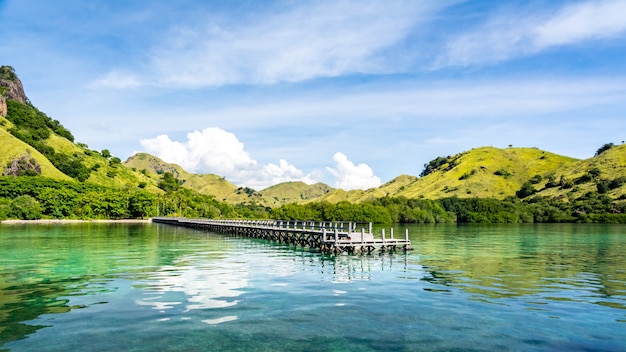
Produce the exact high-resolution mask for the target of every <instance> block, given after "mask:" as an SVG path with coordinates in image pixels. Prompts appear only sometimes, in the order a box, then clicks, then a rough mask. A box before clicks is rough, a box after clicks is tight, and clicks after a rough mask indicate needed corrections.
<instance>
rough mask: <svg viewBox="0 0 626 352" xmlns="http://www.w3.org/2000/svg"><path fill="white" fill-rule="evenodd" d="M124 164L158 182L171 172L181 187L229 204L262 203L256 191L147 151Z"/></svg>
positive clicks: (132, 157)
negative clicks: (252, 191) (164, 174)
mask: <svg viewBox="0 0 626 352" xmlns="http://www.w3.org/2000/svg"><path fill="white" fill-rule="evenodd" d="M124 165H125V166H126V167H129V168H133V169H135V170H137V171H138V172H140V173H142V174H145V175H146V176H147V177H149V178H151V179H152V180H153V182H158V181H159V179H160V178H161V175H162V174H163V173H165V172H171V173H172V174H173V175H174V176H175V177H176V178H178V179H179V180H180V181H182V182H183V184H182V185H183V187H186V188H189V189H192V190H194V191H196V192H198V193H201V194H206V195H210V196H213V197H215V199H216V200H219V201H225V202H227V203H231V204H239V203H246V202H252V201H254V202H257V203H261V204H264V203H263V202H262V199H261V197H260V196H259V195H258V194H256V193H250V192H248V193H250V194H248V193H246V191H245V190H244V189H241V188H239V187H237V186H235V185H234V184H232V183H230V182H228V181H227V180H226V179H225V178H224V177H222V176H218V175H214V174H194V173H190V172H187V171H185V169H183V168H182V167H181V166H180V165H176V164H171V163H167V162H165V161H163V160H161V159H160V158H158V157H156V156H154V155H150V154H148V153H137V154H135V155H133V156H131V157H130V158H128V160H126V161H125V162H124Z"/></svg>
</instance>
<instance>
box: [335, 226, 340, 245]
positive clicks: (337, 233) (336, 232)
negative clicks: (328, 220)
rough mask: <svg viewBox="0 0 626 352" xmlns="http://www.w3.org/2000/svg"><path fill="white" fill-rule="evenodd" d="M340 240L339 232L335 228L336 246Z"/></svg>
mask: <svg viewBox="0 0 626 352" xmlns="http://www.w3.org/2000/svg"><path fill="white" fill-rule="evenodd" d="M338 239H339V230H338V229H337V228H336V227H335V245H337V240H338Z"/></svg>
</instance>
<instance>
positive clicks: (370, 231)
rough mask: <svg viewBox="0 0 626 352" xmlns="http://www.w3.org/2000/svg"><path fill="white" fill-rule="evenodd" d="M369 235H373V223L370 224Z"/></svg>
mask: <svg viewBox="0 0 626 352" xmlns="http://www.w3.org/2000/svg"><path fill="white" fill-rule="evenodd" d="M369 233H372V223H371V222H370V229H369Z"/></svg>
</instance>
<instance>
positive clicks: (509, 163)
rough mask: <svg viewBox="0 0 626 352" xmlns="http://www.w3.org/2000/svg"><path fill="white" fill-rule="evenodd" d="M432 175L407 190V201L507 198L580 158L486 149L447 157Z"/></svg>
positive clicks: (513, 150) (419, 180) (527, 151)
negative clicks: (455, 198) (453, 198)
mask: <svg viewBox="0 0 626 352" xmlns="http://www.w3.org/2000/svg"><path fill="white" fill-rule="evenodd" d="M446 159H447V160H446V162H445V163H443V164H442V165H440V166H438V167H436V168H435V169H434V170H433V171H432V172H430V173H428V174H427V175H425V176H423V177H421V178H419V179H418V180H416V181H415V182H413V183H412V184H410V185H408V186H406V187H405V189H404V190H403V191H401V192H398V195H402V196H405V197H408V198H428V199H437V198H445V197H452V196H457V197H479V198H499V199H502V198H505V197H508V196H515V192H516V191H518V190H519V189H520V188H521V186H522V185H523V184H524V183H525V182H526V181H528V180H529V179H531V178H533V177H538V178H541V179H542V180H543V179H545V178H547V177H548V176H549V175H551V174H554V173H555V172H557V170H559V169H560V168H563V167H565V166H567V165H572V164H574V163H576V162H577V159H574V158H570V157H566V156H561V155H557V154H553V153H550V152H546V151H542V150H539V149H535V148H508V149H498V148H493V147H483V148H476V149H472V150H470V151H467V152H463V153H460V154H457V155H455V156H452V157H448V158H446ZM537 175H538V176H537Z"/></svg>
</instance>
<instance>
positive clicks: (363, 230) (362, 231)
mask: <svg viewBox="0 0 626 352" xmlns="http://www.w3.org/2000/svg"><path fill="white" fill-rule="evenodd" d="M364 232H365V229H364V228H361V245H363V235H364V234H363V233H364Z"/></svg>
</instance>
